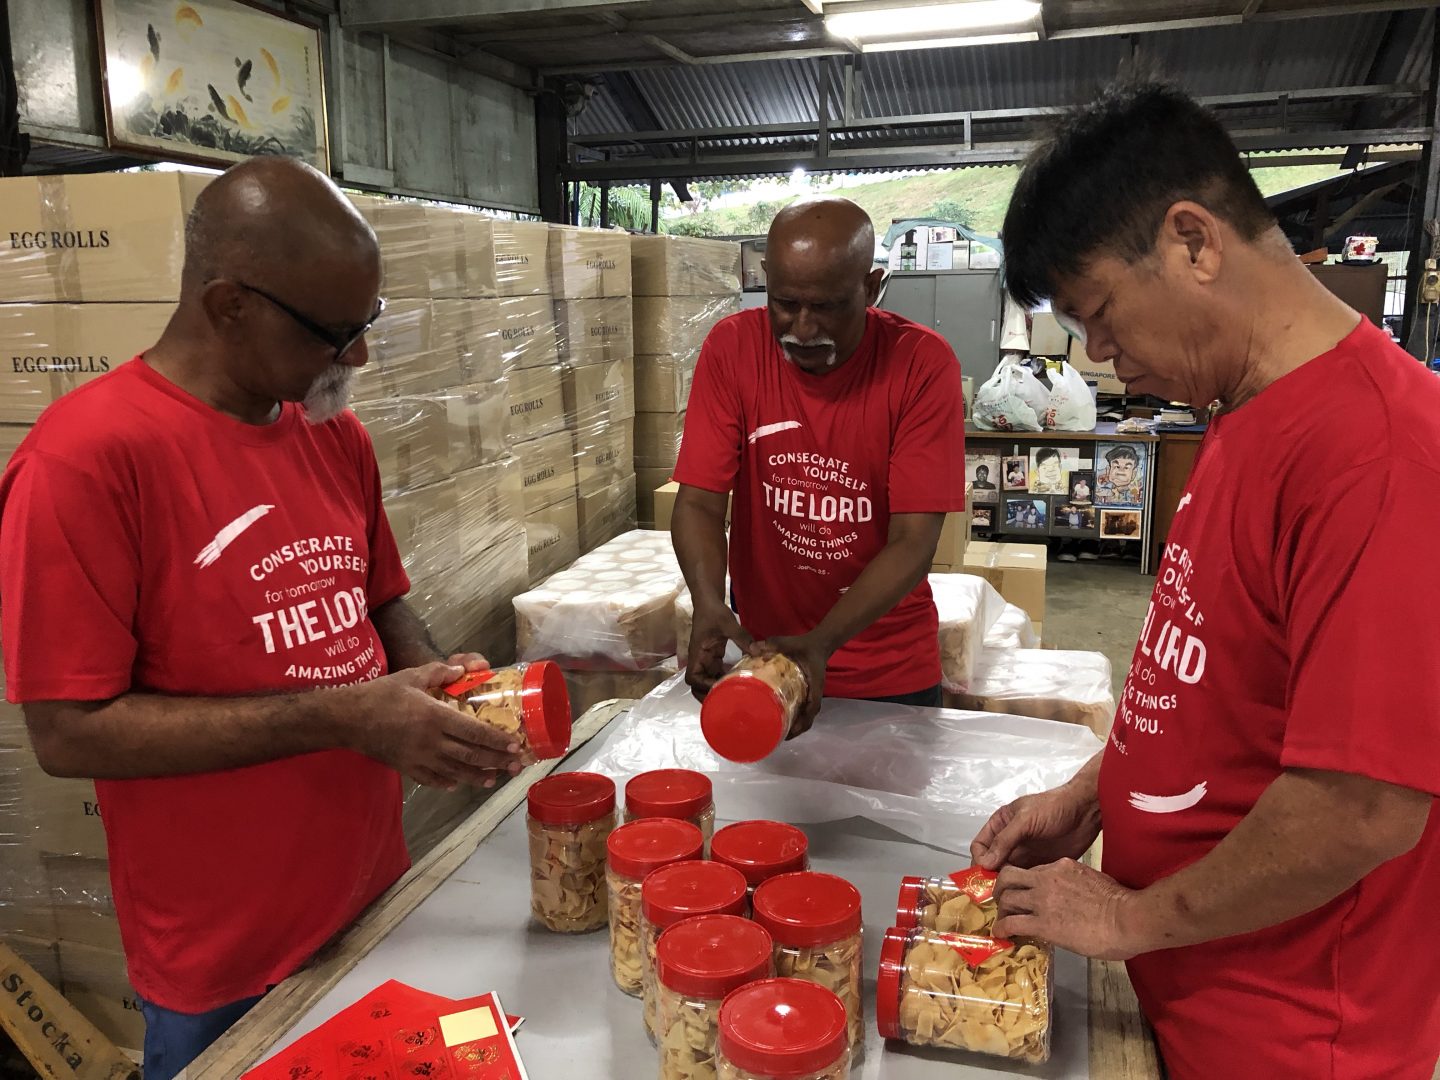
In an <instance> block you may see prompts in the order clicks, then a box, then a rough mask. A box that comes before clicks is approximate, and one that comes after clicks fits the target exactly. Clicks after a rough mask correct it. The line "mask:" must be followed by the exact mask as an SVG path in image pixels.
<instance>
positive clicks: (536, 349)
mask: <svg viewBox="0 0 1440 1080" xmlns="http://www.w3.org/2000/svg"><path fill="white" fill-rule="evenodd" d="M471 311H472V312H473V315H474V319H475V322H476V325H477V330H476V333H475V340H474V343H473V344H472V346H471V349H472V353H471V358H470V361H469V368H468V371H469V376H470V381H471V382H482V381H489V379H495V378H499V377H500V376H499V375H498V374H495V375H489V374H487V373H489V372H510V371H518V370H522V369H528V368H537V367H554V366H555V365H556V364H558V363H559V362H560V355H559V351H558V349H557V348H556V334H555V309H554V306H553V305H552V304H551V302H550V298H549V297H548V296H507V297H501V298H500V299H498V300H474V301H471Z"/></svg>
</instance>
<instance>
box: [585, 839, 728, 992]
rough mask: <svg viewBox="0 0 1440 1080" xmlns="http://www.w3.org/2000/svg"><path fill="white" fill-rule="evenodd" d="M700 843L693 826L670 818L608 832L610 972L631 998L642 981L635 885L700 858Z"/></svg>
mask: <svg viewBox="0 0 1440 1080" xmlns="http://www.w3.org/2000/svg"><path fill="white" fill-rule="evenodd" d="M704 846H705V841H704V838H703V837H702V836H701V835H700V830H699V829H698V828H696V827H695V826H694V825H692V824H690V823H689V822H688V821H677V820H676V819H674V818H646V819H645V820H643V821H632V822H630V823H629V824H628V825H621V826H620V827H619V828H618V829H616V830H615V831H614V832H612V833H611V834H610V840H609V842H608V843H607V845H606V847H607V849H608V853H609V858H608V860H607V863H606V868H605V882H606V886H607V889H608V892H609V906H610V973H611V975H612V976H613V977H614V979H615V985H616V986H618V987H619V988H620V989H621V990H623V991H625V993H627V994H629V995H630V996H631V997H639V996H640V990H641V987H642V985H643V983H644V980H643V979H642V977H641V969H642V965H641V962H640V955H641V950H640V883H641V882H643V881H644V880H645V878H646V877H648V876H649V875H650V873H651V872H652V871H655V870H659V869H660V867H662V866H668V865H670V864H671V863H675V862H683V861H685V860H687V859H698V858H700V853H701V851H702V849H703V848H704Z"/></svg>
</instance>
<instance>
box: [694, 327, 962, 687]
mask: <svg viewBox="0 0 1440 1080" xmlns="http://www.w3.org/2000/svg"><path fill="white" fill-rule="evenodd" d="M963 415H964V397H963V395H962V393H961V389H960V364H959V362H958V361H957V360H956V359H955V353H954V352H953V351H952V350H951V348H950V346H949V345H948V344H947V343H946V341H945V339H944V338H942V337H941V336H940V335H939V334H937V333H935V332H934V331H932V330H928V329H926V328H925V327H923V326H919V325H917V324H915V323H913V322H910V321H909V320H908V319H903V318H901V317H900V316H899V315H894V314H891V313H890V312H886V311H876V310H871V311H870V312H869V315H868V317H867V325H866V328H865V337H864V339H863V340H862V341H861V343H860V347H859V349H857V350H856V353H855V355H854V356H853V357H851V358H850V360H849V361H847V362H846V363H845V364H843V365H841V366H840V367H839V368H837V369H836V370H835V371H832V372H830V373H828V374H825V375H820V376H814V375H807V374H805V373H804V372H802V371H800V370H798V369H797V368H796V367H795V366H794V365H793V364H791V363H790V361H789V360H787V359H786V358H785V355H784V353H783V352H781V350H780V346H779V344H778V343H777V342H776V341H775V338H774V336H773V335H772V334H771V332H770V320H769V316H768V313H767V312H766V311H765V310H764V309H756V310H751V311H745V312H742V313H740V314H739V315H734V316H731V317H730V318H728V319H726V320H725V321H724V322H721V323H719V324H718V325H717V326H716V327H715V329H714V330H712V331H711V332H710V336H709V337H708V338H706V340H705V347H704V349H703V350H702V351H701V353H700V363H699V366H698V367H697V368H696V371H695V382H694V386H693V387H692V389H691V391H690V407H689V412H688V413H687V414H686V417H685V438H684V442H683V444H682V445H681V448H680V461H679V464H678V465H677V466H676V468H675V479H676V481H677V482H679V483H681V484H686V485H689V486H691V487H697V488H703V489H705V490H706V491H716V492H721V491H731V490H733V491H734V492H735V496H734V507H733V509H732V511H731V517H732V521H731V529H730V541H731V542H730V576H731V578H732V580H733V582H734V595H735V605H736V608H737V611H738V614H739V616H740V621H741V622H742V623H743V624H744V625H745V627H746V628H747V629H748V630H749V631H750V632H751V633H753V634H755V635H757V636H758V637H762V638H771V637H778V636H789V635H793V634H804V633H808V632H809V631H810V630H812V629H814V627H815V626H816V624H817V623H819V622H820V620H821V619H823V618H824V617H825V615H826V613H828V612H829V611H830V609H831V608H832V607H834V606H835V603H836V602H837V601H838V600H839V599H840V597H841V595H842V594H843V593H844V592H845V590H846V589H848V588H849V587H850V586H851V585H853V584H854V583H855V579H856V578H858V577H859V576H860V573H861V571H863V570H864V569H865V567H866V566H867V565H868V564H869V562H870V560H871V559H873V558H874V557H875V556H876V555H877V554H879V553H880V551H881V549H883V548H884V547H885V545H886V543H887V542H888V539H889V529H890V515H891V514H921V513H936V514H939V513H948V512H949V511H952V510H963V509H964V508H965V428H964V421H963ZM938 633H939V617H938V615H937V614H936V612H935V602H934V600H933V599H932V598H931V596H930V586H929V584H928V582H926V581H924V580H922V581H921V583H920V584H919V585H918V586H917V587H916V588H915V591H914V592H912V593H910V595H909V596H907V597H905V598H904V599H903V600H901V601H900V603H899V604H897V605H896V606H895V607H894V608H893V609H892V610H891V611H890V612H889V614H887V615H883V616H881V617H880V619H878V620H877V621H876V622H875V623H874V624H873V625H872V626H871V627H870V628H869V629H868V630H864V631H862V632H861V633H860V634H859V635H858V636H857V637H856V638H854V640H852V641H851V642H850V643H849V644H848V645H845V646H844V647H842V648H841V649H840V650H839V651H838V652H836V653H835V655H834V656H833V657H832V658H831V660H830V667H829V670H828V671H827V673H826V677H825V692H826V693H827V694H828V695H830V696H832V697H850V698H872V697H889V696H893V695H900V694H912V693H915V692H917V691H920V690H928V689H929V688H930V687H932V686H935V685H936V684H937V683H938V682H939V681H940V647H939V639H938Z"/></svg>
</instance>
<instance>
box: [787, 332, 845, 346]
mask: <svg viewBox="0 0 1440 1080" xmlns="http://www.w3.org/2000/svg"><path fill="white" fill-rule="evenodd" d="M780 344H782V345H794V346H796V347H797V348H801V349H818V348H821V347H822V346H823V347H829V348H831V349H833V348H834V347H835V342H834V340H833V339H832V338H828V337H817V338H811V339H810V340H809V341H801V340H800V339H799V338H798V337H796V336H795V335H794V334H785V335H782V336H781V338H780Z"/></svg>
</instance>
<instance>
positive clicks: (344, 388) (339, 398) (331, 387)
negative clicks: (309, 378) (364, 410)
mask: <svg viewBox="0 0 1440 1080" xmlns="http://www.w3.org/2000/svg"><path fill="white" fill-rule="evenodd" d="M354 385H355V369H354V368H352V367H350V366H349V365H348V364H332V365H331V367H330V370H329V371H327V372H325V374H323V375H321V376H320V377H319V378H318V379H316V380H315V381H314V382H313V383H311V384H310V392H309V393H308V394H306V395H305V400H304V401H302V402H301V403H300V404H301V407H302V408H304V410H305V419H306V420H308V421H309V422H310V423H312V424H323V423H325V422H326V421H327V420H334V419H335V417H337V416H339V415H340V414H341V413H342V412H344V411H345V406H346V405H348V404H350V392H351V390H352V389H353V388H354Z"/></svg>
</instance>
